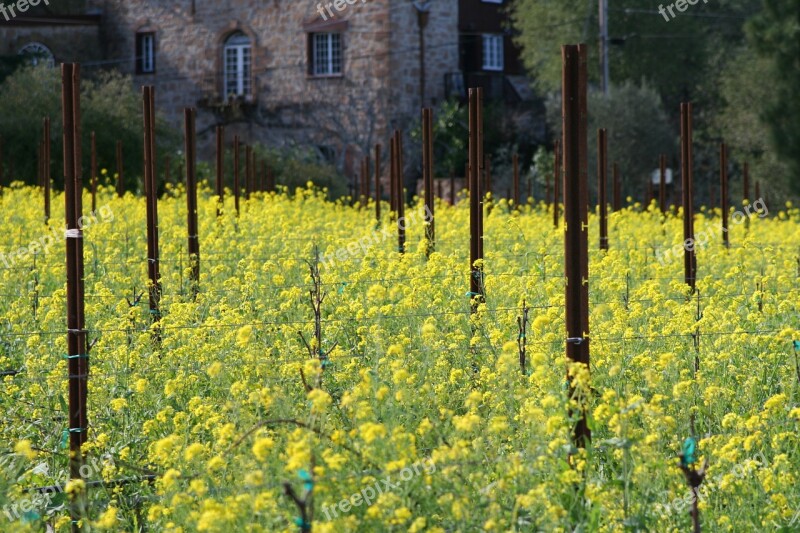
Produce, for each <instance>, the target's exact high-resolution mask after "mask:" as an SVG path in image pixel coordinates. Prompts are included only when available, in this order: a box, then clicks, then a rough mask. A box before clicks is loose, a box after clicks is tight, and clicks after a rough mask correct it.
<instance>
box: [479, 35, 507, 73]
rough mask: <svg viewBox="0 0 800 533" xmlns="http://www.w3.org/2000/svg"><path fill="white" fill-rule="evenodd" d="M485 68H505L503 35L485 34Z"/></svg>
mask: <svg viewBox="0 0 800 533" xmlns="http://www.w3.org/2000/svg"><path fill="white" fill-rule="evenodd" d="M483 68H484V69H485V70H503V36H502V35H484V36H483Z"/></svg>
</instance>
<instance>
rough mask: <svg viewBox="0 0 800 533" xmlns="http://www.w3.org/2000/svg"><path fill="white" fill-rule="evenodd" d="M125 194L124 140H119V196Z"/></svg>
mask: <svg viewBox="0 0 800 533" xmlns="http://www.w3.org/2000/svg"><path fill="white" fill-rule="evenodd" d="M124 195H125V181H124V177H123V168H122V141H117V196H118V197H120V198H122V197H123V196H124Z"/></svg>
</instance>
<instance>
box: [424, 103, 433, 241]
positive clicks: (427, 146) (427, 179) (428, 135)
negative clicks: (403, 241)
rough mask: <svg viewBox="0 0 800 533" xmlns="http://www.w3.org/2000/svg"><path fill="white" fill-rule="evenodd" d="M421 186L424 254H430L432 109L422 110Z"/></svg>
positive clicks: (431, 232)
mask: <svg viewBox="0 0 800 533" xmlns="http://www.w3.org/2000/svg"><path fill="white" fill-rule="evenodd" d="M422 184H423V185H422V186H423V188H424V189H425V211H426V213H425V214H426V218H427V217H430V221H428V225H426V226H425V240H426V243H427V244H426V248H425V255H426V256H430V254H431V252H433V251H434V250H435V249H436V229H435V226H434V199H433V110H432V109H430V108H425V109H423V110H422Z"/></svg>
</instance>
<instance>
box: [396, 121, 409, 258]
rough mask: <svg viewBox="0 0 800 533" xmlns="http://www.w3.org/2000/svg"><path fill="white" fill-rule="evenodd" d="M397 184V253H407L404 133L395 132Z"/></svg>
mask: <svg viewBox="0 0 800 533" xmlns="http://www.w3.org/2000/svg"><path fill="white" fill-rule="evenodd" d="M394 146H395V153H394V155H395V167H396V168H395V183H396V185H397V193H396V195H397V251H398V252H400V253H401V254H402V253H405V250H406V224H407V221H406V219H405V209H406V199H405V195H404V194H403V192H404V187H403V186H404V185H405V183H404V181H405V180H404V177H403V133H402V132H401V131H400V130H395V141H394Z"/></svg>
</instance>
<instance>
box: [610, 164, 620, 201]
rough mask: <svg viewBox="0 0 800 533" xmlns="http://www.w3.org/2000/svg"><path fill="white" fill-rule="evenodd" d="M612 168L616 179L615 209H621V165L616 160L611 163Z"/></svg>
mask: <svg viewBox="0 0 800 533" xmlns="http://www.w3.org/2000/svg"><path fill="white" fill-rule="evenodd" d="M611 169H612V170H611V172H612V174H613V180H614V211H619V210H621V209H622V181H621V180H620V176H619V165H617V162H616V161H615V162H614V164H613V165H611Z"/></svg>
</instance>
